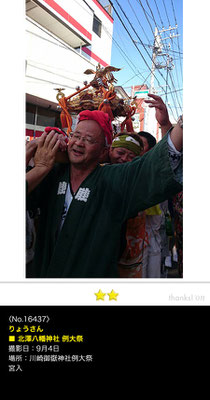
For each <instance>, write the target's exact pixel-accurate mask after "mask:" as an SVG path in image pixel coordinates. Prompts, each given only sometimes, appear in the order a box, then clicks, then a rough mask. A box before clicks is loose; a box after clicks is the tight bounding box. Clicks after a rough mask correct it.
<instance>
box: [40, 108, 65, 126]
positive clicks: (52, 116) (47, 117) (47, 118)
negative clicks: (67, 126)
mask: <svg viewBox="0 0 210 400" xmlns="http://www.w3.org/2000/svg"><path fill="white" fill-rule="evenodd" d="M59 117H60V113H59V112H56V111H53V110H50V109H47V108H42V107H38V115H37V125H40V126H60V121H59Z"/></svg>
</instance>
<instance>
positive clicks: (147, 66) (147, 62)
mask: <svg viewBox="0 0 210 400" xmlns="http://www.w3.org/2000/svg"><path fill="white" fill-rule="evenodd" d="M112 3H113V14H112V16H113V18H114V25H113V44H112V57H111V65H113V66H115V67H118V68H122V69H121V71H119V72H116V73H115V78H116V79H117V80H118V82H117V84H118V85H120V86H123V88H124V89H125V90H126V91H127V93H128V94H129V95H130V94H131V87H132V85H141V84H143V83H145V84H147V86H148V87H150V78H151V66H152V51H153V48H152V47H153V44H154V32H155V28H157V29H158V34H159V36H160V38H161V39H162V40H161V42H162V45H163V48H162V54H166V55H165V56H164V55H162V56H158V57H157V59H156V63H157V64H159V66H162V67H164V66H166V63H167V59H168V60H170V61H169V67H170V68H171V69H168V70H167V68H161V69H156V70H155V80H154V89H155V91H156V93H157V94H158V95H160V96H161V97H162V98H163V100H164V101H165V102H167V106H168V109H169V112H170V114H172V116H173V117H174V119H177V117H178V116H179V115H180V114H182V112H183V98H182V97H183V2H182V0H113V1H112ZM169 27H171V28H175V29H172V30H170V31H164V32H161V31H163V29H169ZM170 35H172V36H173V35H179V36H176V37H174V38H170V37H169V36H170Z"/></svg>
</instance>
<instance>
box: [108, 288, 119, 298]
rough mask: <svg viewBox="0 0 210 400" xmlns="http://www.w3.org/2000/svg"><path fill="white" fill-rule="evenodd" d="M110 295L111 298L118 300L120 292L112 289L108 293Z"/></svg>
mask: <svg viewBox="0 0 210 400" xmlns="http://www.w3.org/2000/svg"><path fill="white" fill-rule="evenodd" d="M107 294H108V296H109V300H115V301H117V296H118V295H119V293H115V291H114V290H113V289H112V291H111V292H110V293H107Z"/></svg>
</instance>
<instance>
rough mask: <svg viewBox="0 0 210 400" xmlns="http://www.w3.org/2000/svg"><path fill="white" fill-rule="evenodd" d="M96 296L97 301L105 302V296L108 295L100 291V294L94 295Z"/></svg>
mask: <svg viewBox="0 0 210 400" xmlns="http://www.w3.org/2000/svg"><path fill="white" fill-rule="evenodd" d="M94 294H95V295H96V300H104V296H105V295H106V293H103V292H102V291H101V289H100V290H99V291H98V293H94Z"/></svg>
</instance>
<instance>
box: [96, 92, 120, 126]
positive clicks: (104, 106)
mask: <svg viewBox="0 0 210 400" xmlns="http://www.w3.org/2000/svg"><path fill="white" fill-rule="evenodd" d="M115 97H116V93H115V92H112V91H107V92H104V100H103V102H102V103H101V104H100V105H99V107H98V109H99V111H103V112H105V113H107V114H108V115H109V118H110V119H111V121H113V119H114V116H113V113H112V109H111V105H110V101H111V100H113V99H114V98H115Z"/></svg>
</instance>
